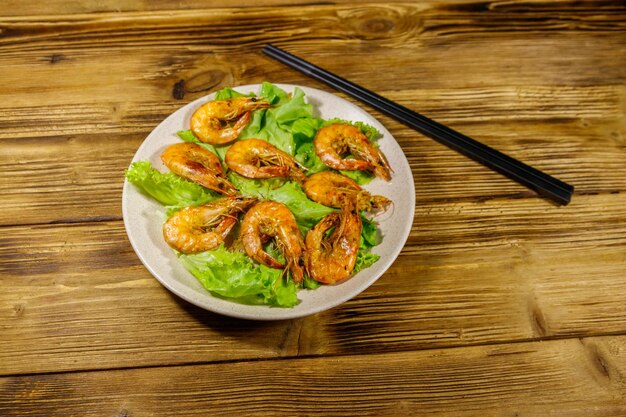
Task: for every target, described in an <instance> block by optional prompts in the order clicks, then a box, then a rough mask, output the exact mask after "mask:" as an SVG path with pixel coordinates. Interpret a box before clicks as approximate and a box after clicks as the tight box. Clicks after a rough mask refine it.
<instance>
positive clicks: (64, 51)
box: [0, 3, 625, 107]
mask: <svg viewBox="0 0 626 417" xmlns="http://www.w3.org/2000/svg"><path fill="white" fill-rule="evenodd" d="M541 6H542V5H541V4H540V3H537V5H536V6H534V7H535V8H536V9H534V8H533V7H531V6H528V5H527V6H526V7H528V8H530V10H532V12H533V14H534V16H535V19H532V20H529V19H526V17H527V13H528V11H527V10H525V11H516V10H515V9H514V8H513V10H512V11H509V12H507V11H506V9H504V10H503V9H502V8H500V7H498V8H497V9H495V10H494V11H492V12H485V11H484V10H478V11H476V10H472V9H471V8H470V9H468V10H465V9H463V8H460V9H459V10H455V9H454V8H453V7H452V8H445V7H443V8H432V9H431V8H426V7H424V6H419V5H411V4H400V5H390V6H387V7H380V6H373V5H359V6H356V7H355V6H330V5H311V6H307V7H292V8H288V9H287V10H280V9H275V8H268V9H264V8H251V9H239V10H236V9H233V10H222V9H217V10H206V11H202V12H199V11H195V10H194V11H187V10H183V11H175V12H174V11H168V12H154V13H125V14H122V15H120V14H117V13H113V14H98V15H84V16H82V15H81V16H67V17H65V18H61V19H59V18H43V17H42V18H30V19H29V18H16V19H9V18H5V19H4V21H5V22H4V23H3V33H4V36H3V37H2V38H1V39H0V46H1V49H0V56H1V57H2V58H3V72H4V71H6V72H5V73H4V79H5V80H7V85H10V86H11V88H10V89H6V90H4V91H6V93H5V94H9V95H10V96H11V100H8V101H4V100H3V101H2V103H4V104H3V106H12V107H14V106H16V105H20V104H27V103H30V104H31V105H32V103H33V102H36V103H37V104H38V105H39V106H41V105H47V104H49V103H50V101H51V100H53V101H54V104H56V105H59V104H61V103H62V104H67V105H76V104H78V103H82V102H85V101H88V102H93V101H94V100H98V101H101V100H102V99H104V98H107V99H108V100H109V101H114V102H118V103H127V99H128V98H129V96H130V97H132V101H133V102H140V101H142V100H143V102H146V101H148V102H155V101H156V102H157V105H159V103H160V102H162V100H163V99H166V98H169V97H171V91H172V88H173V85H174V84H176V83H178V82H179V81H180V80H181V79H182V80H186V81H187V82H188V83H189V86H188V88H189V90H190V93H193V92H196V93H197V92H198V90H200V89H207V88H212V87H215V86H216V85H219V84H221V85H224V84H231V83H236V84H240V83H247V82H255V81H260V80H262V79H263V78H265V77H267V74H273V73H274V72H275V71H280V72H278V73H277V75H278V74H280V78H279V79H281V80H283V81H291V80H294V79H297V80H299V81H302V80H306V78H304V77H303V76H300V75H297V76H295V75H294V74H293V72H292V71H290V70H286V69H285V68H284V67H283V66H282V65H280V64H278V63H276V62H273V61H272V60H270V59H269V58H265V57H262V56H261V54H260V52H259V48H260V46H261V45H263V44H264V43H267V42H278V43H280V44H281V45H283V46H286V47H287V49H290V50H293V51H294V52H298V53H301V54H304V55H305V56H307V57H309V58H310V59H312V60H314V61H315V62H316V63H318V64H320V65H322V66H326V67H329V69H331V70H336V71H338V72H340V73H341V74H342V75H344V76H346V77H348V78H351V79H353V80H354V81H356V82H360V83H363V84H366V85H368V86H369V87H371V88H372V89H374V90H376V91H383V90H390V89H398V90H400V89H404V88H431V87H433V86H435V87H437V86H439V87H443V86H445V87H457V88H460V87H464V88H467V87H485V86H492V85H500V86H501V85H509V86H510V85H554V84H557V85H579V86H588V85H590V84H591V85H593V84H597V83H599V82H601V83H602V84H615V83H623V82H624V77H625V76H624V73H623V71H622V66H623V60H621V59H619V58H618V57H616V56H615V54H614V51H615V50H620V49H623V48H624V42H625V41H624V36H622V34H623V31H624V13H623V9H620V8H617V9H616V8H606V9H603V8H599V9H596V8H595V6H594V7H593V8H590V7H589V6H588V5H587V6H584V7H583V10H582V11H581V10H579V9H578V8H577V6H576V4H573V5H571V9H570V10H569V12H568V10H567V9H565V8H559V9H558V10H555V9H550V8H546V7H543V8H542V7H541ZM492 14H493V16H491V15H492ZM490 17H495V19H490ZM573 21H575V22H578V23H576V24H573V23H572V22H573ZM520 22H524V23H525V24H526V25H521V26H520V25H519V23H520ZM528 22H531V23H530V25H529V23H528ZM270 28H271V30H269V29H270ZM468 34H469V35H471V36H469V35H468ZM581 44H585V45H586V50H585V52H586V53H585V54H584V55H583V54H580V49H579V48H580V45H581ZM485 55H488V56H489V57H490V59H489V60H485V59H476V57H482V56H485ZM373 57H376V58H375V59H374V58H373ZM607 57H610V58H611V59H607ZM364 60H365V61H367V63H368V65H366V66H363V65H360V63H361V62H363V61H364ZM564 62H566V63H567V65H564ZM451 63H454V65H451ZM459 68H463V71H459ZM511 68H515V71H511V70H510V69H511ZM24 69H28V73H29V74H30V76H29V77H24V76H23V74H24ZM390 69H393V71H390ZM339 70H341V71H339ZM281 73H284V74H285V75H284V76H283V75H282V74H281ZM391 73H393V77H391V76H389V77H387V76H385V75H384V74H391ZM87 74H88V79H86V77H87V76H86V75H87ZM373 74H376V76H373ZM39 77H45V79H46V80H47V82H46V85H45V86H42V85H41V83H38V81H37V80H39V79H40V78H39ZM94 77H95V79H96V80H97V82H91V81H92V80H93V79H94ZM600 80H601V81H600ZM9 81H10V83H9ZM120 85H123V86H124V88H123V89H120V88H119V86H120ZM390 86H393V88H392V87H390ZM34 93H37V96H36V100H33V96H32V94H34ZM42 93H45V94H42ZM24 96H27V97H28V98H25V97H24ZM150 96H157V97H158V100H153V99H151V97H150Z"/></svg>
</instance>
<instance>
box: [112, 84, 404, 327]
mask: <svg viewBox="0 0 626 417" xmlns="http://www.w3.org/2000/svg"><path fill="white" fill-rule="evenodd" d="M275 85H277V86H279V87H280V88H282V89H283V90H285V91H287V92H293V90H294V88H296V87H299V88H301V89H302V90H303V91H304V92H305V94H306V96H305V97H306V100H307V101H308V102H309V103H310V104H312V105H313V107H314V108H315V111H316V114H315V115H316V116H318V117H322V118H324V119H330V118H332V117H339V118H342V119H346V120H351V121H362V122H365V123H368V124H370V125H373V126H375V127H376V128H377V129H378V130H379V131H380V132H381V133H382V135H383V136H382V138H381V139H380V140H379V142H378V143H379V144H380V148H381V149H382V151H383V152H384V154H385V155H386V156H387V159H388V160H389V163H390V165H391V167H392V169H393V170H394V172H393V174H392V180H391V181H390V182H386V181H384V180H380V179H374V180H373V181H372V182H371V183H369V184H368V185H366V186H365V188H366V189H367V190H368V191H370V192H372V193H373V194H380V195H384V196H386V197H388V198H390V199H392V200H393V202H394V204H393V207H392V209H390V210H388V211H387V212H386V213H383V214H382V215H381V216H379V217H377V218H376V220H377V221H378V222H379V228H380V230H381V232H382V235H383V239H382V243H381V244H380V245H378V246H376V247H374V248H373V249H372V252H373V253H377V254H379V255H380V259H379V260H378V262H376V263H375V264H374V265H372V266H370V267H369V268H365V269H364V270H362V271H361V272H359V273H358V274H356V275H354V276H353V277H352V278H350V279H348V280H346V281H344V282H343V283H340V284H337V285H331V286H321V287H320V288H318V289H316V290H301V291H299V292H298V298H299V299H300V302H299V303H298V305H296V306H295V307H292V308H280V307H269V306H256V305H243V304H238V303H235V302H232V301H228V300H226V299H222V298H217V297H214V296H212V295H211V294H210V293H209V292H208V291H207V290H205V289H204V287H202V285H201V284H200V282H199V281H198V280H197V279H196V278H195V277H194V276H193V275H192V274H191V273H189V272H188V271H187V270H186V269H185V268H184V267H183V265H182V264H181V263H180V262H179V261H178V260H177V257H176V254H175V253H174V251H173V250H172V249H171V248H170V247H169V246H168V245H167V243H165V241H164V240H163V235H162V231H161V227H162V224H163V214H162V213H163V209H162V206H161V205H160V204H159V203H158V202H156V201H154V200H152V199H151V198H150V197H147V196H145V195H144V194H142V193H141V192H140V191H139V190H138V189H137V188H136V187H135V186H133V185H132V184H130V183H129V182H128V181H125V182H124V189H123V193H122V213H123V216H124V226H125V227H126V233H127V234H128V239H129V240H130V243H131V245H132V247H133V249H134V250H135V252H136V253H137V256H138V257H139V259H140V260H141V262H142V263H143V264H144V265H145V267H146V268H147V269H148V271H150V273H151V274H152V275H154V277H155V278H156V279H157V280H158V281H159V282H161V284H163V285H164V286H165V287H166V288H167V289H169V290H170V291H171V292H173V293H174V294H176V295H178V296H179V297H181V298H183V299H185V300H187V301H188V302H190V303H192V304H195V305H197V306H199V307H202V308H204V309H206V310H209V311H212V312H215V313H219V314H223V315H227V316H232V317H237V318H243V319H252V320H281V319H292V318H297V317H303V316H307V315H310V314H314V313H318V312H321V311H324V310H327V309H330V308H332V307H335V306H337V305H339V304H341V303H343V302H345V301H347V300H349V299H351V298H353V297H354V296H356V295H357V294H359V293H361V292H362V291H363V290H365V289H366V288H367V287H369V286H370V285H372V284H373V283H374V282H375V281H376V280H377V279H378V278H380V277H381V276H382V275H383V273H384V272H385V271H386V270H387V269H388V268H389V267H390V266H391V264H392V263H393V262H394V260H395V259H396V258H397V257H398V255H399V254H400V251H401V250H402V247H403V246H404V244H405V242H406V240H407V238H408V236H409V232H410V230H411V225H412V223H413V215H414V211H415V189H414V184H413V175H412V174H411V169H410V167H409V163H408V161H407V160H406V157H405V156H404V153H403V152H402V149H401V148H400V146H399V145H398V143H397V142H396V140H395V139H394V138H393V136H391V133H389V131H388V130H387V129H385V127H384V126H383V125H382V124H381V123H379V122H378V121H377V120H376V119H375V118H374V117H372V116H371V115H370V114H368V113H367V112H365V111H364V110H362V109H361V108H359V107H358V106H356V105H354V104H352V103H350V102H349V101H346V100H344V99H343V98H341V97H337V96H335V95H333V94H330V93H327V92H325V91H322V90H318V89H314V88H309V87H303V86H296V85H291V84H275ZM260 89H261V85H260V84H254V85H246V86H240V87H235V90H237V91H239V92H241V93H244V94H246V93H249V92H255V93H258V92H259V91H260ZM213 97H214V94H211V95H208V96H206V97H202V98H199V99H197V100H195V101H193V102H191V103H189V104H187V105H186V106H184V107H182V108H180V109H179V110H177V111H176V112H174V113H173V114H172V115H170V116H169V117H168V118H166V119H165V120H164V121H163V122H161V123H160V124H159V125H158V126H157V127H156V128H155V129H154V130H153V131H152V132H151V133H150V134H149V135H148V137H147V138H146V139H145V141H144V142H143V143H142V144H141V146H140V147H139V149H138V150H137V153H136V154H135V156H134V157H133V160H132V162H136V161H141V160H149V161H150V162H151V163H152V165H153V166H154V167H155V168H156V169H159V170H160V171H162V172H167V171H168V170H167V168H166V167H165V166H164V165H163V163H162V162H161V159H160V155H161V153H162V152H163V150H164V149H165V148H166V147H167V146H169V145H171V144H174V143H178V142H180V139H179V138H178V136H176V132H178V131H179V130H186V129H189V121H190V118H191V115H192V113H193V112H194V110H195V109H196V108H197V107H199V106H200V105H201V104H203V103H205V102H206V101H208V100H211V99H213Z"/></svg>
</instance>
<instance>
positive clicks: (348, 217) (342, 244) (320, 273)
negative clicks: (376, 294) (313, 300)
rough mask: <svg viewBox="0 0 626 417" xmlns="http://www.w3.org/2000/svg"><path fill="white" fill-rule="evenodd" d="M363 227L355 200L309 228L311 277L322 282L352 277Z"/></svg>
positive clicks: (306, 253)
mask: <svg viewBox="0 0 626 417" xmlns="http://www.w3.org/2000/svg"><path fill="white" fill-rule="evenodd" d="M361 228H362V223H361V215H360V214H359V212H358V211H357V209H356V206H355V202H354V201H352V200H347V201H346V204H345V205H344V206H343V207H342V208H341V211H340V212H338V213H337V212H334V213H330V214H329V215H327V216H326V217H324V218H323V219H322V220H321V221H320V222H319V223H318V224H316V225H315V227H314V228H313V229H311V230H309V232H308V233H307V234H306V240H305V243H306V252H305V255H304V256H305V262H304V264H305V266H306V270H307V273H308V274H309V276H311V278H313V279H314V280H315V281H317V282H321V283H323V284H335V283H337V282H340V281H343V280H345V279H347V278H349V277H350V276H351V275H352V271H353V270H354V266H355V264H356V259H357V253H358V251H359V245H360V242H361ZM329 232H330V235H329V234H328V233H329Z"/></svg>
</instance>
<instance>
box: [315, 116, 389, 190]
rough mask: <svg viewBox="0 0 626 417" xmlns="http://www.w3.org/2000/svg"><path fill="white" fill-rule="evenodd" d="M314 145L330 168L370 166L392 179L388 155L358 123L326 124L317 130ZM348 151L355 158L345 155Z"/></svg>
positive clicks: (360, 168) (351, 168)
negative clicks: (371, 140) (384, 153)
mask: <svg viewBox="0 0 626 417" xmlns="http://www.w3.org/2000/svg"><path fill="white" fill-rule="evenodd" d="M313 145H314V147H315V153H317V155H318V156H319V157H320V159H321V160H322V162H324V163H325V164H326V165H327V166H329V167H330V168H334V169H342V170H346V171H355V170H367V171H372V172H373V173H374V175H376V176H377V177H380V178H383V179H384V180H386V181H389V180H390V179H391V167H390V166H389V163H388V162H387V159H386V158H385V155H383V153H382V152H381V151H380V150H379V149H378V148H376V147H375V146H374V145H373V144H372V143H371V142H370V141H369V140H368V139H367V136H365V135H364V134H363V132H361V130H360V129H359V128H358V127H355V126H352V125H347V124H342V123H335V124H332V125H329V126H325V127H323V128H321V129H320V130H318V131H317V134H316V135H315V139H313ZM348 152H349V153H350V154H351V155H352V156H353V157H354V159H344V155H346V154H347V153H348Z"/></svg>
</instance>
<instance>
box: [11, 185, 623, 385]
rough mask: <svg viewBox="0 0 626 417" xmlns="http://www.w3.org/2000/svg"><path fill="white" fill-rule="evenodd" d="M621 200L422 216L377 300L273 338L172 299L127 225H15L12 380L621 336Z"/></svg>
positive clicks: (442, 210)
mask: <svg viewBox="0 0 626 417" xmlns="http://www.w3.org/2000/svg"><path fill="white" fill-rule="evenodd" d="M623 196H626V194H619V195H597V196H584V197H580V198H579V199H577V200H576V201H574V202H573V203H572V205H571V206H568V207H567V208H563V209H558V210H557V209H554V208H550V207H546V205H545V204H543V205H535V204H534V203H533V200H511V201H504V202H503V201H499V200H490V201H487V202H484V203H480V204H479V203H471V204H466V203H458V202H457V203H442V204H439V205H428V206H424V207H420V208H418V211H417V216H416V222H415V226H414V229H413V231H412V233H411V236H410V237H409V241H408V244H407V246H406V247H405V248H404V250H403V252H402V255H401V256H400V258H398V260H397V261H396V262H395V264H394V265H393V266H392V267H391V268H390V270H389V271H388V272H387V273H386V274H385V275H384V276H383V277H382V278H381V279H380V280H379V281H378V282H377V283H375V284H374V285H373V286H372V287H371V288H369V289H368V290H367V291H365V292H364V293H363V294H361V295H360V296H358V297H357V298H355V299H354V300H352V301H350V302H348V303H346V304H344V305H342V306H341V307H338V308H335V309H333V310H331V311H329V312H326V313H323V314H318V315H315V316H312V317H308V318H304V319H300V320H293V321H288V322H283V323H267V324H258V323H254V322H247V321H240V320H234V319H228V318H224V317H220V316H217V315H214V314H211V313H208V312H205V311H203V310H201V309H198V308H196V307H193V306H191V305H189V304H187V303H186V302H183V301H181V300H179V299H178V298H177V297H175V296H173V295H171V294H169V293H168V292H167V290H165V289H164V288H162V287H161V286H160V284H159V283H158V282H157V281H156V280H155V279H153V278H152V277H151V276H150V274H149V273H148V272H147V271H146V270H145V269H144V268H143V267H142V266H141V264H140V262H139V260H138V259H137V258H136V256H135V255H134V253H133V251H132V249H131V247H130V245H129V243H128V241H127V239H126V236H125V232H124V229H123V225H122V223H121V222H120V221H111V222H97V223H77V224H73V225H42V226H21V227H5V228H4V229H3V230H4V235H3V237H2V238H0V242H1V243H2V245H1V246H0V312H1V314H0V328H2V332H3V334H4V335H5V337H4V338H2V340H0V373H2V374H18V373H33V372H50V371H54V370H84V369H94V368H95V369H106V368H108V367H130V366H133V365H135V366H139V365H141V366H147V365H151V366H153V365H159V364H180V363H192V362H213V361H224V360H237V359H250V358H258V357H294V356H308V355H327V354H342V355H343V354H354V355H356V354H369V353H375V352H391V351H398V350H412V349H422V348H433V347H444V346H465V345H475V344H484V343H494V342H498V343H502V342H506V341H513V340H515V341H520V340H529V339H546V338H548V339H549V338H561V337H578V336H585V335H593V334H599V333H623V332H625V331H626V321H625V320H624V318H626V305H625V304H624V302H623V294H624V293H625V292H626V283H625V282H624V280H623V277H624V271H626V250H625V248H626V226H625V225H624V223H623V222H621V223H620V221H619V219H620V216H622V215H623V212H624V211H623V207H624V203H625V202H626V197H623ZM598 212H599V213H601V215H598V216H594V215H593V213H598Z"/></svg>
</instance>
